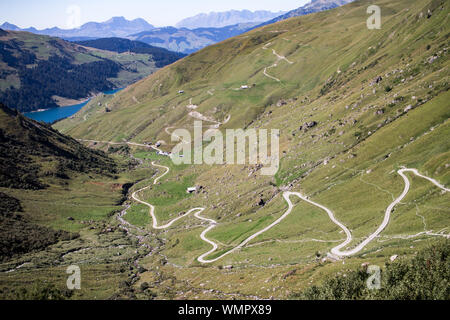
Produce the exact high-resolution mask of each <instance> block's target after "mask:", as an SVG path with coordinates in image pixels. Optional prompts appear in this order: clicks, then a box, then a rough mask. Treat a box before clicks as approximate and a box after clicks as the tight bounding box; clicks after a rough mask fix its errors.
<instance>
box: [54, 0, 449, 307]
mask: <svg viewBox="0 0 450 320" xmlns="http://www.w3.org/2000/svg"><path fill="white" fill-rule="evenodd" d="M370 4H372V1H356V2H354V3H351V4H348V5H346V6H343V7H341V8H337V9H333V10H330V11H326V12H321V13H317V14H312V15H308V16H304V17H298V18H292V19H289V20H286V21H282V22H279V23H276V24H273V25H269V26H266V27H263V28H260V29H257V30H254V31H251V32H249V33H247V34H244V35H241V36H239V37H236V38H233V39H229V40H226V41H224V42H222V43H220V44H217V45H214V46H211V47H208V48H205V49H204V50H201V51H199V52H197V53H195V54H193V55H191V56H189V57H187V58H184V59H183V60H180V61H178V62H176V63H174V64H173V65H171V66H168V67H166V68H163V69H161V70H159V71H158V72H156V73H155V74H153V75H152V76H150V77H148V78H146V79H144V80H142V81H140V82H138V83H136V84H135V85H133V86H130V87H129V88H127V89H126V90H123V91H121V92H120V93H119V94H117V95H116V96H115V97H108V98H107V99H108V101H107V103H108V108H110V111H111V112H106V111H105V110H104V108H102V107H99V106H98V104H94V103H92V104H90V106H89V107H87V108H86V109H85V110H83V111H82V112H80V113H79V114H78V115H76V116H75V117H74V118H73V119H68V120H64V121H62V122H60V123H58V124H56V125H55V128H57V129H58V130H61V131H62V132H64V133H67V134H69V135H71V136H73V137H75V138H83V139H92V140H100V141H115V142H123V141H133V142H140V143H144V142H148V141H152V142H155V141H161V142H163V147H162V148H163V149H165V150H168V151H170V150H171V147H172V146H173V144H172V143H171V142H170V136H169V135H168V133H167V130H166V129H167V128H170V127H174V128H187V129H189V130H192V126H193V119H192V117H191V116H189V113H190V112H191V111H192V110H191V109H188V108H186V106H188V105H192V104H194V105H198V108H197V109H196V111H197V112H200V113H201V114H203V115H205V116H207V117H210V118H213V119H215V120H217V121H220V122H223V121H224V119H226V118H228V117H229V116H230V117H231V118H230V120H229V121H228V122H227V123H226V124H224V125H223V126H222V127H221V129H222V130H223V129H227V128H268V129H281V136H280V140H281V141H280V143H281V150H280V151H281V154H282V159H281V168H280V170H279V172H278V173H277V175H276V176H275V177H264V176H261V175H259V172H258V168H257V167H255V166H250V165H243V166H207V165H197V166H181V167H176V166H174V165H173V164H172V163H171V162H170V161H169V160H167V159H165V158H155V157H156V155H155V154H154V153H153V152H148V153H146V154H141V153H136V154H135V156H136V157H141V158H143V159H144V165H147V166H149V165H150V162H151V161H154V160H155V159H156V160H157V161H158V162H159V163H160V164H163V165H166V166H169V167H170V168H171V172H170V173H169V174H168V175H167V176H165V177H164V178H163V179H161V181H160V184H157V185H155V186H152V187H151V188H149V189H148V190H146V191H145V192H142V194H141V195H140V198H141V199H143V200H145V201H148V202H150V203H155V204H156V207H157V208H156V214H157V216H158V217H159V220H160V223H161V224H163V223H164V222H167V221H169V220H170V219H173V218H175V217H177V216H179V215H180V214H182V213H184V212H186V211H187V210H189V209H191V208H194V207H205V208H206V210H205V211H204V212H203V214H202V215H203V216H205V217H208V218H211V219H214V220H216V221H217V222H218V225H217V227H216V228H214V229H213V230H211V231H210V232H209V233H208V238H209V239H211V240H213V241H214V242H216V243H218V244H219V249H218V250H217V251H216V252H215V253H213V254H211V256H209V257H208V258H214V257H217V256H220V254H222V253H224V252H226V251H228V250H230V249H232V248H234V247H236V246H237V245H238V244H240V243H241V242H242V241H243V240H245V239H246V238H248V237H249V236H250V235H252V234H254V233H255V232H256V231H258V230H261V229H263V228H264V227H266V226H268V225H270V224H271V223H273V222H274V221H275V220H276V219H278V218H279V217H280V216H281V215H282V214H283V213H284V212H286V210H287V204H286V201H285V200H284V199H283V197H282V194H283V191H285V190H291V191H301V192H303V193H304V194H306V195H308V196H309V197H310V198H311V199H312V200H314V201H316V202H318V203H320V204H322V205H324V206H326V207H328V208H330V209H331V210H333V212H334V213H335V215H336V217H337V219H338V220H340V221H341V222H342V223H343V224H345V225H346V226H347V227H348V228H349V229H350V230H351V232H352V234H353V237H354V238H353V241H352V242H351V243H350V244H349V246H348V249H350V248H354V247H355V246H357V245H358V244H359V243H361V242H362V241H363V240H364V239H366V237H367V236H368V235H369V234H371V233H373V232H374V231H375V230H376V229H377V228H378V226H379V225H380V224H381V223H382V221H383V219H384V214H385V211H386V208H387V207H388V206H389V204H390V203H391V202H392V201H393V199H395V198H396V197H398V196H399V195H400V194H401V193H402V191H403V189H404V187H405V186H404V181H403V179H402V178H401V177H400V176H399V175H398V174H397V170H398V169H399V168H401V167H402V166H405V167H408V168H416V169H418V170H419V171H420V172H421V173H422V174H425V175H427V176H429V177H432V178H434V179H436V180H438V181H439V182H440V183H441V184H443V185H445V186H447V187H448V186H449V184H450V170H449V163H448V161H449V150H450V143H449V139H448V137H449V134H450V132H449V130H450V127H449V122H448V119H449V116H450V111H449V110H450V108H449V101H450V94H449V92H448V89H449V84H448V82H449V70H448V68H449V62H448V61H449V60H448V46H449V38H448V36H449V31H450V29H449V24H448V13H449V9H450V8H449V3H448V1H442V0H418V1H414V2H411V1H407V0H396V1H391V0H389V1H388V0H382V1H379V2H378V3H377V5H379V6H380V7H381V10H382V21H383V24H382V28H381V29H380V30H368V29H367V27H366V20H367V18H368V15H367V14H366V9H367V7H368V6H369V5H370ZM242 85H248V86H249V87H250V88H249V89H246V90H241V89H240V87H241V86H242ZM180 90H183V91H184V94H180V93H179V91H180ZM98 102H101V101H97V102H96V103H98ZM311 122H314V123H315V125H313V126H311V125H308V123H311ZM172 130H173V129H172ZM169 131H171V130H169ZM97 147H102V148H103V147H104V145H102V144H97ZM407 175H408V178H409V179H410V181H411V189H410V192H409V193H408V194H407V196H406V198H405V199H404V200H403V201H402V202H401V204H399V205H398V206H396V208H395V210H394V213H393V215H392V219H391V221H390V223H389V225H388V227H387V228H386V229H385V230H384V231H383V233H382V234H381V235H380V236H379V237H377V238H376V239H375V241H373V242H371V243H370V244H369V245H368V246H367V247H366V248H365V249H364V250H362V251H361V252H359V253H358V254H356V255H355V256H353V257H351V258H348V259H345V260H344V261H333V260H330V259H324V258H326V254H327V253H328V252H329V251H330V249H331V248H333V247H335V246H336V245H337V244H339V243H342V242H343V241H344V239H345V237H344V235H343V233H342V231H341V230H340V229H339V228H338V227H337V226H336V225H335V224H333V223H332V222H331V221H330V219H329V217H328V215H327V214H326V213H325V212H323V211H321V210H319V209H318V208H317V207H313V206H311V205H309V204H307V203H306V202H304V201H301V200H300V199H298V198H295V199H294V198H293V199H292V201H293V203H294V205H295V207H294V209H293V211H292V213H291V214H290V215H289V216H288V217H287V218H286V220H284V221H283V222H282V223H280V224H279V225H277V226H276V227H274V228H273V229H271V230H269V231H267V232H266V233H264V234H262V235H261V236H259V237H258V238H256V239H254V240H253V241H251V242H250V243H249V244H248V245H247V246H245V247H244V248H243V249H241V250H239V251H237V252H235V253H233V254H231V255H228V256H226V257H225V258H223V259H221V260H219V261H218V262H216V263H213V264H209V265H200V264H199V263H198V262H197V260H196V259H197V258H198V257H199V256H200V255H201V254H203V253H205V252H208V250H210V249H211V248H210V245H209V244H207V243H206V242H204V241H202V240H201V239H200V236H199V235H200V234H201V233H202V232H203V230H204V229H205V225H200V222H199V220H198V219H196V218H194V217H189V218H186V219H185V220H181V221H179V222H177V223H176V224H175V225H174V226H173V227H172V228H170V229H168V230H166V231H165V232H164V233H162V232H156V231H154V230H152V229H151V226H150V225H151V220H149V219H148V218H146V216H148V211H146V210H142V207H141V206H139V205H137V204H133V206H132V208H131V211H130V213H129V214H130V216H129V217H128V219H129V221H130V222H133V223H137V224H139V225H140V226H141V227H146V231H147V232H148V233H149V234H151V235H152V236H158V235H163V238H164V240H162V241H161V243H159V244H158V245H157V247H156V248H155V250H156V252H158V254H155V255H152V256H148V257H146V258H144V259H143V260H141V265H142V266H144V267H145V268H146V269H147V271H146V272H143V273H141V275H140V280H139V281H138V282H137V283H136V285H135V286H134V288H135V292H137V293H136V294H137V297H140V298H145V297H147V294H148V290H147V291H146V290H143V292H141V291H139V288H140V286H141V284H142V285H144V287H146V285H145V283H146V284H147V285H149V286H150V289H149V290H150V291H151V292H152V293H154V294H156V295H158V296H159V297H161V298H174V297H177V298H197V299H201V298H231V297H237V298H243V299H246V298H255V297H258V298H266V299H267V298H270V297H274V298H288V297H292V294H293V293H296V292H299V291H302V290H303V289H305V288H307V287H309V286H311V285H312V284H319V283H321V282H322V280H323V279H324V278H326V277H327V276H331V275H335V274H336V273H338V272H341V271H342V270H343V269H344V268H352V269H356V268H357V267H360V266H361V264H362V263H369V264H376V265H380V266H383V265H384V264H385V263H386V262H387V261H388V260H389V258H390V257H391V256H393V255H398V256H400V257H412V256H414V255H416V253H417V252H418V251H419V250H421V249H423V248H425V247H427V246H428V245H429V244H430V243H434V242H436V241H437V239H440V238H442V237H448V227H449V225H450V216H449V215H448V213H449V209H448V208H449V205H448V204H449V203H450V202H449V201H450V199H449V194H448V193H445V192H441V190H439V189H438V188H436V187H435V186H434V185H432V184H431V183H429V182H428V181H427V180H424V179H421V178H418V177H417V176H414V175H412V174H407ZM152 182H153V180H152V179H150V177H148V179H146V180H144V181H142V182H140V183H139V184H138V185H136V186H134V187H133V188H132V190H131V191H135V190H138V189H139V188H142V187H143V186H146V185H149V184H151V183H152ZM193 185H197V186H202V187H203V188H202V191H201V192H198V193H196V194H192V195H187V194H186V193H183V192H182V190H184V189H185V187H186V186H193ZM229 265H232V266H233V269H231V270H230V269H229V268H223V266H229ZM180 266H181V267H182V268H180Z"/></svg>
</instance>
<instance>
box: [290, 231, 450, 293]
mask: <svg viewBox="0 0 450 320" xmlns="http://www.w3.org/2000/svg"><path fill="white" fill-rule="evenodd" d="M368 278H369V274H368V273H367V272H366V270H365V269H361V270H356V271H350V272H347V273H346V274H343V275H339V276H337V277H334V278H329V279H327V280H325V282H324V283H323V284H322V285H320V286H312V287H310V288H308V289H306V290H305V291H303V292H301V293H299V294H296V295H294V296H293V297H294V298H299V299H305V300H356V299H357V300H365V299H381V300H450V240H444V241H441V242H439V243H437V244H435V245H433V246H431V247H429V248H427V249H425V250H423V251H421V252H419V254H417V256H415V257H414V258H412V259H408V260H399V261H396V262H395V263H387V264H386V266H385V269H384V270H383V272H382V278H381V289H380V290H369V289H368V288H367V285H366V281H367V279H368Z"/></svg>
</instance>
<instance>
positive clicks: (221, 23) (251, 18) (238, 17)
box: [175, 10, 286, 29]
mask: <svg viewBox="0 0 450 320" xmlns="http://www.w3.org/2000/svg"><path fill="white" fill-rule="evenodd" d="M284 13H286V12H283V11H279V12H271V11H265V10H259V11H254V12H252V11H250V10H241V11H238V10H230V11H226V12H211V13H201V14H198V15H196V16H194V17H190V18H186V19H183V20H181V21H180V22H178V23H177V24H176V25H175V26H176V27H177V28H187V29H197V28H222V27H226V26H231V25H236V24H240V23H257V22H260V23H261V22H264V21H268V20H270V19H273V18H276V17H279V16H281V15H282V14H284Z"/></svg>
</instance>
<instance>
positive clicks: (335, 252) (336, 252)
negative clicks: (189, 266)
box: [132, 162, 450, 264]
mask: <svg viewBox="0 0 450 320" xmlns="http://www.w3.org/2000/svg"><path fill="white" fill-rule="evenodd" d="M152 165H153V166H155V167H159V168H163V169H166V172H165V173H164V174H162V175H161V176H159V177H157V178H156V179H155V180H154V183H153V184H154V185H155V184H157V183H158V182H159V180H160V179H161V178H163V177H164V176H165V175H167V174H168V173H169V172H170V168H168V167H165V166H161V165H158V164H156V163H155V162H152ZM406 172H410V173H414V174H415V175H416V176H418V177H421V178H424V179H426V180H428V181H430V182H431V183H433V184H434V185H435V186H437V187H438V188H440V189H442V190H444V191H445V192H450V189H448V188H446V187H444V186H443V185H442V184H440V183H439V182H437V181H436V180H435V179H432V178H429V177H427V176H424V175H422V174H420V173H419V172H418V170H417V169H407V168H404V169H401V170H399V171H398V174H399V175H400V176H401V177H402V178H403V180H404V182H405V188H404V190H403V193H402V194H401V195H400V196H399V197H398V198H397V199H395V200H394V201H393V202H392V203H391V204H390V205H389V207H388V208H387V209H386V213H385V218H384V220H383V223H382V224H381V225H380V227H379V228H378V229H377V230H376V231H375V232H374V233H372V234H371V235H369V236H368V237H367V238H366V239H365V240H364V241H363V242H361V243H360V244H359V245H358V246H356V247H355V248H353V249H351V250H347V251H343V250H342V249H343V248H345V247H347V246H348V245H349V244H350V243H351V242H352V241H353V236H352V233H351V232H350V230H349V229H348V228H347V227H346V226H345V225H344V224H342V223H341V222H340V221H339V220H338V219H337V218H336V217H335V215H334V213H333V211H331V210H330V209H328V208H327V207H325V206H323V205H321V204H319V203H317V202H314V201H312V200H310V199H309V197H307V196H305V195H303V194H301V193H299V192H284V193H283V198H284V199H285V200H286V202H287V203H288V210H287V211H286V212H285V213H284V214H283V215H282V216H281V217H280V218H278V219H277V220H276V221H274V222H273V223H272V224H270V225H269V226H267V227H266V228H264V229H262V230H260V231H258V232H256V233H254V234H253V235H251V236H250V237H248V238H247V239H245V240H244V241H242V242H241V243H240V244H239V245H238V246H236V247H234V248H233V249H231V250H229V251H227V252H225V253H224V254H222V255H220V256H219V257H216V258H214V259H206V257H208V256H210V255H211V254H213V253H214V252H216V251H217V249H218V248H219V246H218V244H217V243H215V242H214V241H212V240H210V239H208V238H207V237H206V235H207V234H208V233H209V232H210V231H211V230H212V229H214V228H215V227H216V226H217V225H218V224H217V221H215V220H213V219H208V218H204V217H202V216H201V215H200V214H201V213H202V212H203V211H205V210H206V209H205V208H201V207H199V208H193V209H191V210H189V211H188V212H187V213H185V214H184V215H182V216H180V217H178V218H175V219H173V220H171V221H170V222H168V223H167V224H165V225H162V226H159V225H158V220H157V218H156V216H155V207H154V206H153V205H151V204H150V203H148V202H145V201H142V200H140V199H139V198H138V197H137V195H138V194H139V193H140V192H142V191H144V190H146V189H148V188H150V187H151V186H148V187H145V188H142V189H140V190H138V191H136V192H134V193H133V195H132V198H133V199H134V200H135V201H137V202H139V203H141V204H144V205H146V206H148V207H149V208H150V215H151V217H152V219H153V228H154V229H156V230H163V229H167V228H170V227H171V226H172V225H173V224H174V223H176V222H177V221H179V220H181V219H183V218H185V217H187V216H188V215H190V214H191V213H193V212H195V214H194V216H195V217H196V218H197V219H200V220H202V221H205V222H208V223H209V224H210V225H209V226H208V227H207V228H206V229H205V230H204V231H203V232H202V233H201V235H200V238H201V239H202V240H203V241H205V242H206V243H208V244H210V245H211V246H212V249H211V250H210V251H208V252H206V253H204V254H202V255H201V256H200V257H198V258H197V261H199V262H200V263H203V264H208V263H214V262H216V261H219V260H221V259H222V258H224V257H225V256H228V255H230V254H232V253H234V252H236V251H238V250H240V249H242V248H243V247H245V246H246V245H247V244H248V243H249V242H251V241H252V240H254V239H256V238H257V237H258V236H260V235H262V234H263V233H265V232H267V231H269V230H270V229H272V228H274V227H275V226H277V225H278V224H280V223H281V222H282V221H283V220H284V219H286V218H287V217H288V216H289V215H290V214H291V213H292V210H293V209H294V207H295V206H294V204H293V203H292V201H291V197H292V196H296V197H299V198H300V199H302V200H303V201H305V202H307V203H309V204H312V205H313V206H316V207H318V208H320V209H322V210H324V211H325V212H327V214H328V216H329V218H330V220H331V221H332V222H333V223H334V224H336V225H337V226H339V227H340V228H341V229H342V230H343V231H344V233H345V234H346V236H347V239H346V240H345V241H344V242H343V243H342V244H340V245H338V246H336V247H335V248H332V249H331V256H334V257H335V258H344V257H349V256H353V255H355V254H357V253H359V252H360V251H362V250H363V249H364V248H365V247H366V246H367V245H368V244H369V243H371V242H372V241H374V240H375V239H376V238H377V237H378V236H379V235H380V234H381V233H382V232H383V230H384V229H385V228H386V227H387V226H388V224H389V222H390V219H391V214H392V211H393V210H394V208H395V207H396V206H397V205H398V204H399V203H400V202H401V201H402V200H403V199H404V198H405V197H406V195H407V194H408V193H409V190H410V186H411V184H410V181H409V179H408V177H407V176H406V175H405V173H406Z"/></svg>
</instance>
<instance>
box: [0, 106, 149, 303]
mask: <svg viewBox="0 0 450 320" xmlns="http://www.w3.org/2000/svg"><path fill="white" fill-rule="evenodd" d="M0 142H1V144H0V149H1V150H0V151H1V152H0V153H1V156H0V177H1V179H0V181H1V183H0V244H1V250H0V298H1V299H23V298H31V299H35V298H37V297H38V296H39V294H44V293H45V292H44V291H45V290H46V288H47V285H49V286H51V287H52V288H53V287H54V288H55V290H56V291H57V292H59V291H64V288H65V281H66V273H65V270H66V268H67V266H69V265H71V264H74V263H80V264H81V265H82V268H83V274H84V275H83V277H84V278H83V281H86V284H87V286H86V290H82V291H80V292H77V293H76V294H73V293H72V294H70V295H66V293H67V290H65V291H64V292H65V293H64V294H61V298H68V297H72V298H74V299H83V298H84V299H95V298H99V299H107V298H111V297H113V296H116V297H127V294H128V289H127V288H128V286H129V283H128V282H127V281H130V278H131V275H132V274H134V273H136V270H135V269H133V266H132V265H133V262H134V261H135V260H136V259H139V258H140V257H141V255H143V254H147V253H148V252H147V251H146V250H148V249H145V248H142V247H141V246H140V245H139V243H138V241H136V240H135V239H134V238H130V237H128V236H127V233H126V230H123V229H122V228H121V225H120V224H119V222H118V221H117V218H116V216H115V214H116V212H117V211H120V210H121V208H122V203H123V202H124V201H125V200H126V193H127V190H128V188H129V187H130V186H131V185H132V184H133V183H134V182H136V181H139V180H142V179H143V178H145V177H147V176H149V175H152V174H153V170H149V169H146V168H138V169H135V165H136V162H135V161H130V160H124V159H123V157H120V158H118V157H117V156H116V155H114V154H109V155H107V154H106V153H105V152H103V151H95V150H92V149H89V148H87V147H85V146H83V145H81V144H80V143H78V142H77V141H75V140H74V139H72V138H70V137H67V136H64V135H62V134H60V133H59V132H57V131H55V130H54V129H52V128H51V127H49V126H47V125H45V124H43V123H38V122H35V121H32V120H29V119H27V118H25V117H24V116H22V115H20V113H18V112H16V111H13V110H11V109H8V108H6V107H4V106H3V105H0ZM106 151H107V150H106ZM99 275H101V276H99ZM100 277H101V279H100ZM40 281H41V282H40ZM44 282H45V283H46V284H45V285H43V283H44ZM121 284H122V287H121ZM94 288H95V289H94ZM56 291H55V292H56Z"/></svg>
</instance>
